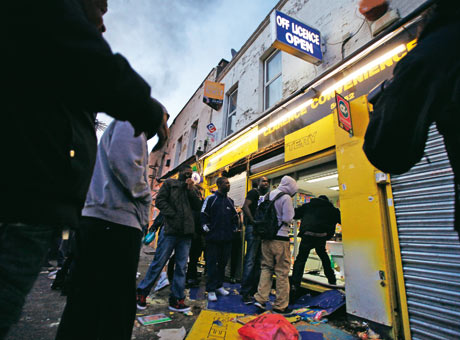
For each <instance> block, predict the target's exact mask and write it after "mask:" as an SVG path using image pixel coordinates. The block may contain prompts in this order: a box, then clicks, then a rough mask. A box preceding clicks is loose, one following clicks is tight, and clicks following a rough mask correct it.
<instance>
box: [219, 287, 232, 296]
mask: <svg viewBox="0 0 460 340" xmlns="http://www.w3.org/2000/svg"><path fill="white" fill-rule="evenodd" d="M216 292H217V293H219V294H220V295H222V296H226V295H228V294H230V292H229V291H228V290H226V289H225V288H224V287H220V288H217V289H216Z"/></svg>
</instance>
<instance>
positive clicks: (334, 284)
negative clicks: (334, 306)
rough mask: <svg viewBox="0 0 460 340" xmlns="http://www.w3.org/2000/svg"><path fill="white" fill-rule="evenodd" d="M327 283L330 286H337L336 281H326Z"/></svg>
mask: <svg viewBox="0 0 460 340" xmlns="http://www.w3.org/2000/svg"><path fill="white" fill-rule="evenodd" d="M327 282H329V284H330V285H332V286H337V280H327Z"/></svg>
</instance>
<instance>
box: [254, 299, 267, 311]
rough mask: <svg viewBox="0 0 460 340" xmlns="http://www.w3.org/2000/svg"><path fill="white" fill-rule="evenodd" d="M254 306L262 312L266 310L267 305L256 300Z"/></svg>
mask: <svg viewBox="0 0 460 340" xmlns="http://www.w3.org/2000/svg"><path fill="white" fill-rule="evenodd" d="M254 306H256V307H257V308H259V309H263V310H266V309H267V305H266V304H265V303H263V302H259V301H257V300H256V301H255V302H254Z"/></svg>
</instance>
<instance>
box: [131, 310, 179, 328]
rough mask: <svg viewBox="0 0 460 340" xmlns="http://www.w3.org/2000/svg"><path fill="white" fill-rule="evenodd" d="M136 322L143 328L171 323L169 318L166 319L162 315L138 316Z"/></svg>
mask: <svg viewBox="0 0 460 340" xmlns="http://www.w3.org/2000/svg"><path fill="white" fill-rule="evenodd" d="M137 320H139V322H140V323H141V324H143V325H144V326H145V325H153V324H157V323H163V322H169V321H172V319H171V318H170V317H167V316H166V315H164V314H163V313H160V314H153V315H147V316H139V317H138V318H137Z"/></svg>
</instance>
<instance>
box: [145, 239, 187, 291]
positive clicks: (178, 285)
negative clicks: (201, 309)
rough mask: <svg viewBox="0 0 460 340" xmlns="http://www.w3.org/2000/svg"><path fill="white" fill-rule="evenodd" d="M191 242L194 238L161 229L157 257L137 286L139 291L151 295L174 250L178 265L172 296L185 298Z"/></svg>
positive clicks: (176, 266) (175, 270)
mask: <svg viewBox="0 0 460 340" xmlns="http://www.w3.org/2000/svg"><path fill="white" fill-rule="evenodd" d="M191 244H192V239H191V237H189V236H175V235H165V234H164V230H161V232H160V236H159V239H158V246H157V250H156V252H155V257H154V258H153V261H152V263H151V264H150V267H149V269H148V270H147V274H145V278H144V279H143V280H142V281H141V282H140V283H139V285H138V286H137V292H138V293H139V294H142V295H145V296H147V295H149V293H150V290H151V289H152V288H153V286H154V285H155V283H156V281H157V280H158V278H159V277H160V274H161V271H162V270H163V267H164V266H165V264H166V262H168V260H169V258H170V257H171V254H172V252H173V250H174V253H175V260H176V265H175V269H174V277H173V282H172V287H171V297H173V298H175V299H176V300H181V299H184V298H185V293H184V290H185V272H186V267H187V259H188V254H189V252H190V245H191Z"/></svg>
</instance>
